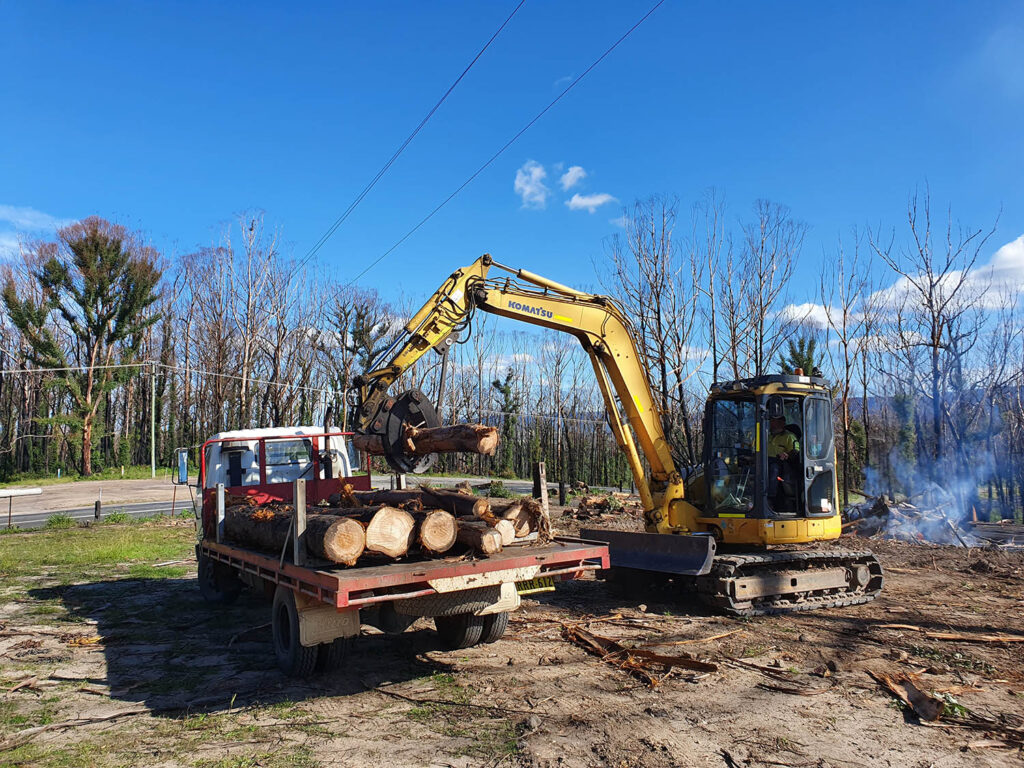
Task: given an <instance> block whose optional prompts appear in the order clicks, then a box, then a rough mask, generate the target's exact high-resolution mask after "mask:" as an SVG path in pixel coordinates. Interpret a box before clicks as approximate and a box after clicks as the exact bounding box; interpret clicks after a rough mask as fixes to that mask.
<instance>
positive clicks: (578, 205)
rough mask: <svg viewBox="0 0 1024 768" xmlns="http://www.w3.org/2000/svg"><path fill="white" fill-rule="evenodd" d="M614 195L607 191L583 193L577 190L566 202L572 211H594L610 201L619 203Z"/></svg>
mask: <svg viewBox="0 0 1024 768" xmlns="http://www.w3.org/2000/svg"><path fill="white" fill-rule="evenodd" d="M617 202H618V200H616V199H615V198H614V197H612V196H611V195H609V194H608V193H607V192H599V193H597V194H596V195H581V194H580V193H579V192H577V193H576V194H575V195H573V196H572V197H571V198H569V199H568V200H566V201H565V204H566V205H567V206H569V210H570V211H584V210H585V211H589V212H590V213H594V212H595V211H596V210H597V209H598V208H600V207H601V206H602V205H607V204H608V203H617Z"/></svg>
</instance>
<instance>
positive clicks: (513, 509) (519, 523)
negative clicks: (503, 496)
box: [494, 501, 532, 539]
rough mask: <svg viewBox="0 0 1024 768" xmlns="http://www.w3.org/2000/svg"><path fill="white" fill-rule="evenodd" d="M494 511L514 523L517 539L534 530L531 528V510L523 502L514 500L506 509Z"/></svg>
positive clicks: (503, 518)
mask: <svg viewBox="0 0 1024 768" xmlns="http://www.w3.org/2000/svg"><path fill="white" fill-rule="evenodd" d="M494 512H495V514H496V515H498V516H499V517H500V518H501V519H502V520H508V521H509V522H510V523H512V526H513V528H514V529H515V532H516V538H517V539H521V538H523V537H524V536H529V535H530V531H531V530H532V529H531V528H530V512H529V510H527V509H526V508H525V507H523V504H522V502H520V501H514V502H512V503H511V504H509V505H508V506H506V507H505V508H504V509H500V510H494Z"/></svg>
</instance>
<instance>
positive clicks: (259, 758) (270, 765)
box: [192, 746, 321, 768]
mask: <svg viewBox="0 0 1024 768" xmlns="http://www.w3.org/2000/svg"><path fill="white" fill-rule="evenodd" d="M320 764H321V763H320V762H319V761H317V760H316V759H315V758H314V757H313V752H312V750H311V749H310V748H309V747H306V746H299V747H296V746H287V747H283V748H281V749H280V750H278V751H276V752H255V753H253V754H251V755H238V756H235V757H224V758H221V759H220V760H217V759H212V760H199V761H197V762H195V763H192V765H194V766H195V768H318V766H320Z"/></svg>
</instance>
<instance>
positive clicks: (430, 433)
mask: <svg viewBox="0 0 1024 768" xmlns="http://www.w3.org/2000/svg"><path fill="white" fill-rule="evenodd" d="M404 438H405V449H406V451H407V452H409V453H410V454H412V455H413V456H426V455H427V454H430V453H479V454H482V455H484V456H493V455H494V452H495V450H497V448H498V428H497V427H488V426H485V425H483V424H455V425H452V426H450V427H425V428H422V429H421V428H419V427H412V426H408V425H407V426H406V427H405V434H404Z"/></svg>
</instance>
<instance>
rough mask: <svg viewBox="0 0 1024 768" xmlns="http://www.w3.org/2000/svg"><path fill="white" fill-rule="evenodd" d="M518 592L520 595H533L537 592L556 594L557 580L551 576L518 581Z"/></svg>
mask: <svg viewBox="0 0 1024 768" xmlns="http://www.w3.org/2000/svg"><path fill="white" fill-rule="evenodd" d="M516 591H517V592H518V593H519V594H520V595H533V594H536V593H537V592H554V591H555V580H554V579H553V578H551V577H550V576H538V577H537V578H536V579H530V580H529V581H517V582H516Z"/></svg>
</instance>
